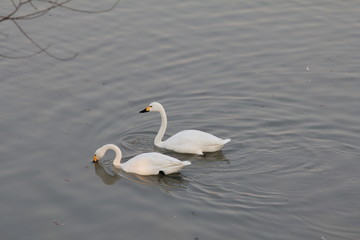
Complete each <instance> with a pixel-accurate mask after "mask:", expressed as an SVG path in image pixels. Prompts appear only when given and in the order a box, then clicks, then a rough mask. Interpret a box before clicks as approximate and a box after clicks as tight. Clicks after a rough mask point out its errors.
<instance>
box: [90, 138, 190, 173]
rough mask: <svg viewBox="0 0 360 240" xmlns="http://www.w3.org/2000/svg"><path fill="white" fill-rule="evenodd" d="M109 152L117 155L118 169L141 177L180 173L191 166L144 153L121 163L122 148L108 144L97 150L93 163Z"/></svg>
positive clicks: (153, 153)
mask: <svg viewBox="0 0 360 240" xmlns="http://www.w3.org/2000/svg"><path fill="white" fill-rule="evenodd" d="M108 150H113V151H114V152H115V154H116V155H115V159H114V161H113V164H114V166H115V167H116V168H121V169H123V170H124V171H125V172H128V173H136V174H139V175H157V174H165V175H167V174H171V173H175V172H178V171H180V170H181V169H182V168H183V167H185V166H187V165H190V164H191V162H189V161H180V160H178V159H176V158H173V157H170V156H167V155H164V154H161V153H157V152H150V153H142V154H139V155H137V156H135V157H133V158H131V159H129V160H128V161H127V162H124V163H120V161H121V157H122V153H121V150H120V148H119V147H118V146H116V145H114V144H106V145H104V146H102V147H101V148H99V149H98V150H96V152H95V155H94V158H93V162H94V163H95V162H97V161H98V160H100V159H101V158H102V157H103V156H104V155H105V153H106V152H107V151H108Z"/></svg>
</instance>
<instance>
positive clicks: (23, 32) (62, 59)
mask: <svg viewBox="0 0 360 240" xmlns="http://www.w3.org/2000/svg"><path fill="white" fill-rule="evenodd" d="M12 22H13V23H14V24H15V25H16V27H17V28H18V29H19V30H20V32H21V33H22V34H23V35H24V36H25V37H26V38H27V39H28V40H29V41H30V42H31V43H32V44H33V45H34V46H36V47H37V48H39V49H40V50H41V51H43V52H44V53H46V54H47V55H49V56H50V57H53V58H55V59H57V60H61V61H68V60H71V59H74V58H75V57H76V56H77V55H78V53H75V54H74V56H72V57H69V58H60V57H57V56H55V55H53V54H51V53H49V52H48V51H47V50H46V49H45V48H42V47H41V46H40V45H39V44H38V43H37V42H35V41H34V40H33V39H32V38H31V37H30V36H29V35H28V34H27V33H26V32H25V31H24V30H23V29H22V28H21V26H20V25H19V24H18V23H17V22H16V20H14V19H13V20H12Z"/></svg>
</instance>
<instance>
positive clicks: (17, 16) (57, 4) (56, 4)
mask: <svg viewBox="0 0 360 240" xmlns="http://www.w3.org/2000/svg"><path fill="white" fill-rule="evenodd" d="M10 1H11V4H12V6H13V9H12V11H11V12H10V13H8V14H7V15H6V16H0V23H1V22H4V21H11V22H13V23H14V25H15V26H16V28H17V29H18V30H19V31H20V32H21V34H22V35H23V36H24V37H25V38H26V39H27V40H28V41H30V43H31V44H32V45H34V46H35V47H36V48H37V49H39V50H38V51H36V52H34V53H32V54H30V55H26V56H22V57H14V56H8V55H4V54H1V53H0V57H4V58H10V59H18V58H27V57H32V56H35V55H37V54H41V53H45V54H47V55H48V56H50V57H52V58H55V59H57V60H62V61H67V60H71V59H73V58H75V57H76V56H77V55H78V53H75V54H74V55H73V56H71V57H68V58H60V57H58V56H55V55H53V54H51V53H50V52H49V51H48V49H49V47H50V44H49V45H48V46H47V47H45V48H44V47H41V46H40V45H39V44H38V43H37V42H36V41H35V40H34V39H33V38H32V37H31V36H30V35H29V34H28V33H27V32H26V31H25V30H24V29H23V28H22V27H21V26H20V24H19V22H18V21H21V20H31V19H34V18H38V17H41V16H43V15H44V14H46V13H48V12H50V11H51V10H53V9H55V8H62V9H66V10H69V11H74V12H80V13H103V12H108V11H111V10H113V9H114V8H115V7H116V6H117V5H118V4H119V2H120V0H115V3H114V4H113V5H112V6H111V7H110V8H108V9H104V10H98V11H91V10H81V9H76V8H72V7H69V6H67V5H66V4H68V3H70V2H71V1H72V0H61V1H60V0H19V1H18V2H16V1H15V0H10ZM36 3H38V4H36ZM39 4H40V5H44V4H45V6H42V7H39ZM29 7H30V8H31V9H33V11H30V12H29V11H28V12H27V13H26V12H25V13H22V14H21V13H20V10H21V9H23V8H29ZM0 35H2V36H4V37H7V36H8V35H7V34H4V33H2V32H1V31H0Z"/></svg>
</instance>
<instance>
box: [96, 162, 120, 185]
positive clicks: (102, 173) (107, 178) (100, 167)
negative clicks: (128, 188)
mask: <svg viewBox="0 0 360 240" xmlns="http://www.w3.org/2000/svg"><path fill="white" fill-rule="evenodd" d="M94 167H95V173H96V175H97V176H98V177H99V178H100V179H101V180H102V181H103V183H105V184H106V185H113V184H114V183H115V182H116V181H117V180H120V178H121V177H120V176H119V175H118V174H117V173H115V172H114V171H113V170H112V169H111V166H109V164H105V163H104V162H97V163H95V164H94Z"/></svg>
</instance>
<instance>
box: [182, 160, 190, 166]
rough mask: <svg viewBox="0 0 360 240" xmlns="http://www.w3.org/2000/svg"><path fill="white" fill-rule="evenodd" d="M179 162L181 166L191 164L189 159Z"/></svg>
mask: <svg viewBox="0 0 360 240" xmlns="http://www.w3.org/2000/svg"><path fill="white" fill-rule="evenodd" d="M181 163H182V164H183V166H187V165H191V162H189V161H181Z"/></svg>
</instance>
